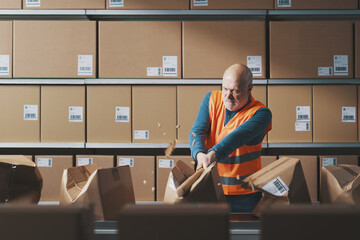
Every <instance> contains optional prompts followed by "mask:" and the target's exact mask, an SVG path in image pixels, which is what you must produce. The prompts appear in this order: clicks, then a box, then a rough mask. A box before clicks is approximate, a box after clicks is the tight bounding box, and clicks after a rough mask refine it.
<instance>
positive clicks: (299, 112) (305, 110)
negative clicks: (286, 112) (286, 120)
mask: <svg viewBox="0 0 360 240" xmlns="http://www.w3.org/2000/svg"><path fill="white" fill-rule="evenodd" d="M296 121H300V122H301V121H310V106H296Z"/></svg>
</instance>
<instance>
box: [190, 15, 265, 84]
mask: <svg viewBox="0 0 360 240" xmlns="http://www.w3.org/2000/svg"><path fill="white" fill-rule="evenodd" d="M248 36H251V37H248ZM248 57H251V58H248ZM265 60H266V57H265V22H261V21H237V22H231V21H229V22H225V21H224V22H217V21H216V22H215V21H207V22H198V21H197V22H190V21H186V22H183V78H222V76H223V74H224V71H225V70H226V69H227V68H228V67H229V66H230V65H232V64H234V63H243V64H246V65H248V66H249V67H250V68H252V69H253V70H259V71H256V72H255V71H253V75H254V78H265V73H266V64H265Z"/></svg>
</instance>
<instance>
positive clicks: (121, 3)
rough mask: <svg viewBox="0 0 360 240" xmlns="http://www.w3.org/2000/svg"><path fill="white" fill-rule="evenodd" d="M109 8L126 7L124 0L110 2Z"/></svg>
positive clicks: (111, 0)
mask: <svg viewBox="0 0 360 240" xmlns="http://www.w3.org/2000/svg"><path fill="white" fill-rule="evenodd" d="M109 7H124V0H110V1H109Z"/></svg>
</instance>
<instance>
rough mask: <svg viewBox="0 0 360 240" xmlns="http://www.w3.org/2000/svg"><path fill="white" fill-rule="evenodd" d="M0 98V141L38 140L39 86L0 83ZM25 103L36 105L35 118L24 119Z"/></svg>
mask: <svg viewBox="0 0 360 240" xmlns="http://www.w3.org/2000/svg"><path fill="white" fill-rule="evenodd" d="M20 96H21V97H20ZM0 100H1V105H0V112H2V113H4V114H1V115H0V132H1V133H2V134H0V142H34V143H35V142H40V117H41V115H40V87H39V86H36V85H34V86H26V85H1V86H0ZM25 105H37V107H38V112H37V114H38V116H37V120H24V108H25Z"/></svg>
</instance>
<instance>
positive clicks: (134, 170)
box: [116, 155, 155, 201]
mask: <svg viewBox="0 0 360 240" xmlns="http://www.w3.org/2000/svg"><path fill="white" fill-rule="evenodd" d="M120 158H133V159H134V162H133V166H132V167H131V166H130V171H131V178H132V182H133V186H134V194H135V200H136V201H155V157H154V156H124V155H118V156H117V157H116V163H117V166H119V159H120Z"/></svg>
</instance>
